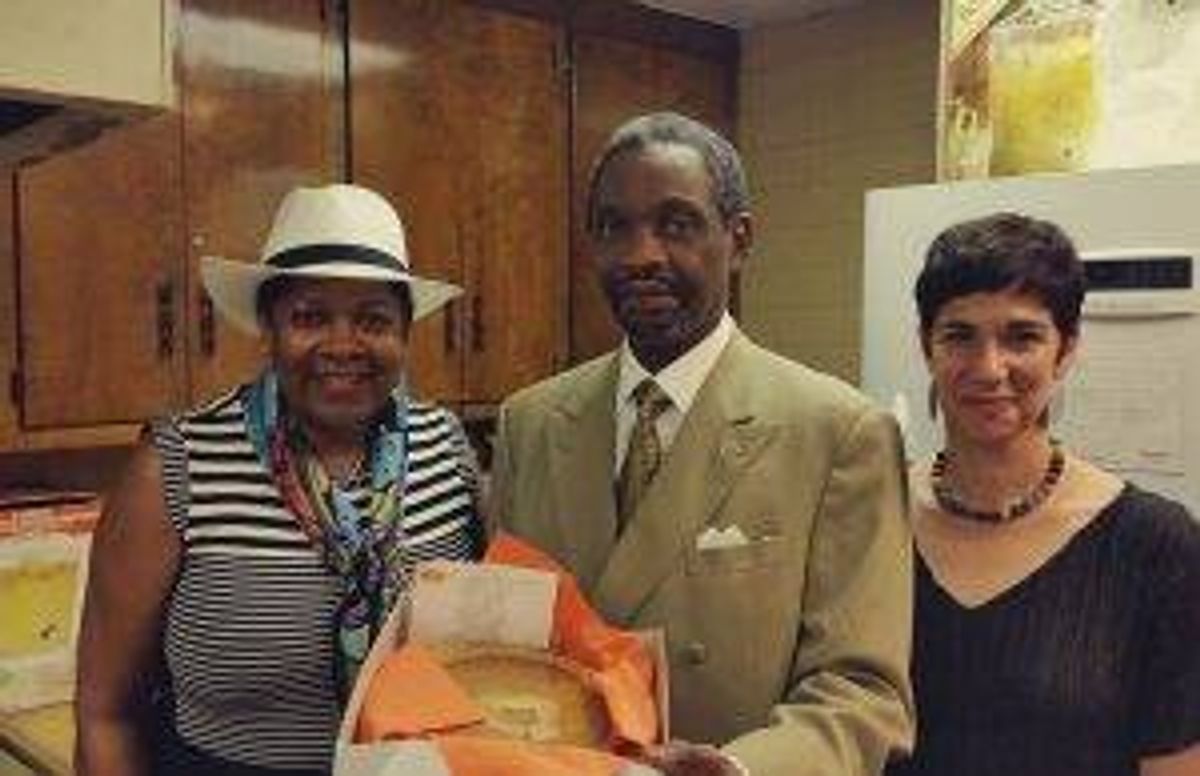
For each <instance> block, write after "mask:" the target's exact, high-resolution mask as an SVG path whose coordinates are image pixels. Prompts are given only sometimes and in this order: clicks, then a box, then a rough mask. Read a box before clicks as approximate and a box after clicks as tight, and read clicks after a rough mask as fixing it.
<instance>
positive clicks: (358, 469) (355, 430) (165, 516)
mask: <svg viewBox="0 0 1200 776" xmlns="http://www.w3.org/2000/svg"><path fill="white" fill-rule="evenodd" d="M202 275H203V279H204V284H205V287H206V288H207V289H208V292H209V294H210V295H211V296H212V298H213V300H214V302H215V303H216V305H217V307H218V308H219V309H220V310H221V312H222V313H223V314H224V315H225V316H226V317H227V318H228V319H229V320H230V321H232V322H233V323H234V324H235V325H237V326H239V327H240V328H242V329H245V330H247V331H250V332H254V333H258V334H260V335H261V336H262V338H263V341H264V343H265V345H266V346H267V352H268V353H269V363H268V366H267V367H266V369H265V370H264V371H263V373H262V374H261V375H260V376H259V377H258V379H257V380H255V381H254V382H253V383H251V384H248V385H244V386H240V387H238V388H236V389H234V390H232V391H230V392H228V393H227V394H226V395H224V396H222V397H220V398H218V399H217V400H215V401H213V402H211V403H209V404H208V405H206V406H204V407H201V408H199V409H197V410H194V411H192V412H189V413H186V414H184V415H182V416H181V417H178V418H174V419H171V420H169V421H164V422H160V423H156V424H154V425H153V426H152V427H151V429H150V430H149V431H148V433H147V434H146V437H145V440H144V442H143V444H142V445H141V446H140V447H139V449H138V451H137V452H136V454H135V456H134V459H133V461H132V464H131V465H130V467H129V470H128V472H127V473H126V476H125V478H124V480H123V482H122V483H121V485H120V486H119V487H118V489H117V490H116V491H115V492H114V494H113V495H112V497H111V498H110V499H109V502H108V506H107V509H106V511H105V515H104V517H103V518H102V520H101V521H100V525H99V526H98V528H97V531H96V535H95V538H94V544H93V550H92V571H91V578H90V580H89V588H88V595H87V604H86V607H85V613H84V621H83V629H82V635H81V639H80V651H79V690H78V700H77V718H78V722H79V731H78V745H77V763H76V765H77V768H78V769H79V771H80V772H81V773H85V774H86V773H105V774H109V773H122V774H124V773H150V772H163V773H189V774H192V773H196V774H203V773H221V774H243V773H244V774H257V773H263V774H269V773H279V772H286V773H310V772H311V773H321V772H327V771H328V769H329V767H330V762H331V756H332V748H333V742H334V736H335V732H336V728H337V725H338V722H339V719H340V716H341V711H342V705H343V702H344V700H345V698H346V695H347V693H348V691H349V688H350V687H351V686H352V683H353V680H354V677H355V674H356V671H357V668H358V665H359V663H360V661H361V660H362V658H363V657H364V656H365V654H366V651H367V648H368V646H369V644H370V640H371V638H372V637H373V635H374V634H375V632H376V630H377V629H378V627H379V626H380V625H381V623H382V620H383V618H384V617H385V616H386V614H387V611H388V610H389V609H390V607H391V606H392V605H393V604H394V603H395V601H396V600H397V598H398V597H399V596H400V595H401V594H402V593H403V592H404V590H405V587H406V580H407V572H408V571H409V570H410V569H411V567H412V564H413V563H415V562H416V561H418V560H425V559H431V558H457V559H465V558H472V557H477V556H478V554H479V553H480V551H481V545H482V543H483V530H482V525H481V522H480V519H479V517H478V511H477V509H476V504H477V502H478V499H477V488H476V479H475V476H474V467H473V465H472V463H473V459H472V458H471V456H470V453H469V448H468V446H467V444H466V442H465V438H464V436H463V434H462V430H461V427H460V426H459V424H458V422H457V421H456V420H455V418H454V417H453V415H451V414H450V413H449V412H447V411H446V410H443V409H440V408H437V407H435V406H433V405H430V404H425V403H422V402H418V401H415V400H413V399H412V398H411V397H409V396H408V395H407V393H406V392H405V390H404V382H403V379H402V374H403V364H404V357H405V351H406V346H407V340H408V331H409V324H410V323H411V322H412V321H413V320H416V319H419V318H421V317H423V316H424V315H426V314H428V313H430V312H432V311H434V310H436V309H437V308H438V307H440V306H441V305H442V304H444V303H445V302H447V301H449V300H450V299H452V298H453V297H454V296H455V295H457V294H458V293H459V289H458V288H456V287H454V286H452V285H449V284H445V283H441V282H438V281H435V280H430V279H427V278H421V277H418V276H417V275H414V274H413V273H412V272H411V270H410V268H409V265H408V260H407V252H406V250H405V243H404V234H403V229H402V226H401V224H400V220H399V218H398V217H397V216H396V214H395V211H393V210H392V208H391V206H390V205H389V204H388V203H387V202H386V201H385V200H384V199H383V198H382V197H380V196H379V195H377V194H375V193H374V192H371V191H368V190H366V189H363V188H361V187H357V186H351V185H343V184H338V185H332V186H325V187H321V188H300V189H296V190H295V191H292V192H291V193H290V194H289V195H288V196H287V197H286V198H285V199H284V200H283V202H282V203H281V205H280V207H279V210H278V212H277V213H276V216H275V221H274V223H273V225H272V228H271V232H270V235H269V236H268V238H267V241H266V245H265V247H264V248H263V251H262V257H261V261H260V263H258V264H248V263H242V262H235V261H226V260H222V259H216V258H206V259H205V260H204V263H203V265H202ZM148 716H153V717H157V718H158V719H156V720H155V721H156V722H158V723H160V724H156V725H153V726H148V725H144V724H139V723H140V722H144V721H145V720H146V719H147V717H148ZM149 728H153V730H150V729H149Z"/></svg>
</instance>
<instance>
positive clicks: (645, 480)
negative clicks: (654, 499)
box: [617, 378, 671, 535]
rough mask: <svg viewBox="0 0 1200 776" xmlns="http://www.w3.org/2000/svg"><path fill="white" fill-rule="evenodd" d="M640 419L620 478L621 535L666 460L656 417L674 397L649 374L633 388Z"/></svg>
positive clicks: (630, 438) (618, 513)
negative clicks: (656, 424)
mask: <svg viewBox="0 0 1200 776" xmlns="http://www.w3.org/2000/svg"><path fill="white" fill-rule="evenodd" d="M633 400H634V402H635V403H636V404H637V420H636V421H635V422H634V424H633V431H632V432H631V433H630V435H629V448H628V451H627V452H626V453H625V462H624V463H623V464H622V465H621V474H620V477H618V479H617V533H618V535H620V534H621V533H622V532H623V531H624V530H625V528H626V526H628V525H629V523H630V521H631V520H633V516H634V514H635V513H636V512H637V507H638V503H640V502H641V500H642V496H643V495H645V493H646V491H647V490H648V489H649V487H650V481H651V480H653V479H654V475H655V473H656V472H658V467H659V466H660V465H661V464H662V457H663V452H662V443H661V442H660V441H659V438H658V430H657V429H656V428H655V421H657V420H658V417H659V415H662V414H663V413H664V412H666V411H667V409H668V408H670V406H671V399H670V397H669V396H667V395H666V394H665V393H663V390H662V388H659V387H658V384H657V383H655V382H654V381H653V380H651V379H649V378H647V379H645V380H643V381H642V382H640V383H638V386H637V388H635V389H633Z"/></svg>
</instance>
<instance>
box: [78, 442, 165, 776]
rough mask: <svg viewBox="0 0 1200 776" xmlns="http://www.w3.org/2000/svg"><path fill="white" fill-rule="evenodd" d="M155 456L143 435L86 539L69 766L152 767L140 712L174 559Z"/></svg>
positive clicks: (116, 772)
mask: <svg viewBox="0 0 1200 776" xmlns="http://www.w3.org/2000/svg"><path fill="white" fill-rule="evenodd" d="M179 552H180V540H179V536H178V534H177V533H176V531H175V529H174V527H173V526H172V525H171V522H170V520H169V519H168V516H167V510H166V504H165V501H164V498H163V480H162V470H161V460H160V458H159V454H158V452H157V450H155V449H154V447H153V446H151V445H150V444H149V443H148V442H143V443H142V444H141V445H139V447H138V448H137V450H136V451H135V452H134V455H133V459H132V461H131V462H130V464H129V467H128V468H127V469H126V471H125V474H124V476H123V477H122V479H121V482H120V483H119V484H118V486H117V487H116V489H115V490H114V491H113V492H112V494H111V495H110V497H109V499H108V502H107V504H106V505H105V509H104V514H103V515H102V516H101V518H100V522H99V525H97V527H96V533H95V535H94V536H93V537H92V549H91V562H90V572H89V576H88V589H87V598H86V603H85V605H84V610H83V626H82V630H81V633H80V640H79V668H78V687H77V690H76V699H75V718H76V724H77V726H78V732H77V736H76V745H75V769H76V773H79V774H82V775H83V776H125V775H126V774H142V773H148V772H149V758H148V751H147V750H146V742H144V741H143V740H141V739H142V731H141V730H140V729H139V725H138V722H139V719H140V718H141V715H142V713H143V711H144V710H143V708H142V706H141V703H142V702H143V701H144V700H145V692H146V689H147V688H146V679H147V678H148V677H149V676H150V675H151V673H152V672H153V670H154V668H155V665H156V662H157V660H158V654H159V644H160V640H161V633H162V614H163V604H164V602H165V601H166V599H167V596H168V594H169V593H170V590H171V586H172V584H173V583H174V579H175V573H176V571H177V569H178V566H179Z"/></svg>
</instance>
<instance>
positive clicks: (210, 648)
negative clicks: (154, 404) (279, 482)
mask: <svg viewBox="0 0 1200 776" xmlns="http://www.w3.org/2000/svg"><path fill="white" fill-rule="evenodd" d="M409 429H410V432H409V465H408V469H409V471H408V478H407V483H406V485H405V489H404V497H403V506H404V516H403V529H404V533H405V548H406V552H407V553H408V557H409V558H410V559H411V560H412V561H413V562H416V561H418V560H425V559H433V558H454V559H466V558H470V557H473V556H474V555H476V554H477V552H476V546H475V545H476V543H477V542H478V541H479V536H480V531H481V528H480V526H479V520H478V517H477V513H476V508H475V507H476V505H475V493H476V492H477V490H476V479H475V476H474V474H473V472H472V469H471V463H470V461H471V459H470V457H469V456H468V455H466V454H465V453H466V449H467V448H466V445H467V443H466V441H465V437H464V435H463V432H462V429H461V427H460V426H459V425H458V422H457V420H456V419H455V418H454V416H453V415H451V414H450V413H449V412H447V411H445V410H443V409H440V408H437V407H435V406H433V405H429V404H423V403H417V402H414V403H413V404H412V406H411V407H410V412H409ZM154 439H155V441H156V444H157V446H158V448H159V450H160V452H161V454H162V461H163V477H164V484H165V495H166V503H167V507H168V512H169V513H170V515H171V520H172V522H173V523H174V525H175V527H176V529H177V530H178V531H179V532H180V535H181V536H182V537H183V544H184V552H183V558H182V563H181V569H180V573H179V578H178V580H177V582H176V585H175V589H174V592H173V595H172V597H171V600H170V603H169V609H168V616H167V625H166V631H165V635H164V644H165V654H166V661H167V667H168V670H169V673H170V677H171V689H172V694H173V696H174V703H175V725H176V728H177V731H178V733H179V734H180V735H181V736H182V737H183V739H184V740H186V741H187V742H188V743H189V744H191V745H192V746H195V747H197V748H199V749H202V750H204V751H206V752H208V753H210V754H212V755H216V756H218V757H222V758H225V759H228V760H233V761H237V762H242V763H246V764H251V765H256V766H261V767H272V768H296V769H300V768H311V769H327V768H328V767H329V764H330V760H331V756H332V751H333V740H334V736H335V734H336V728H337V724H338V722H339V717H340V709H339V706H338V701H337V695H336V692H335V687H334V678H333V677H334V673H333V654H334V652H333V650H334V647H333V638H334V629H333V613H334V609H335V607H336V604H337V600H338V591H339V583H338V580H337V578H336V577H335V576H334V575H333V574H332V573H331V572H330V571H329V570H328V569H327V568H326V567H325V564H324V563H323V561H322V559H321V557H320V552H319V551H318V550H317V549H315V548H314V547H313V546H312V544H311V542H310V541H309V539H308V537H307V536H305V534H304V532H303V530H302V529H301V528H300V526H299V524H298V523H297V522H296V521H295V519H293V517H292V516H291V514H290V513H289V512H288V511H287V510H286V509H285V508H284V505H283V501H282V499H281V498H280V494H279V491H278V490H277V489H276V487H275V485H274V483H273V482H272V481H271V478H270V476H269V474H268V473H267V471H266V470H265V469H264V467H263V466H262V464H261V463H260V462H259V460H258V456H257V455H256V453H255V451H254V448H253V445H252V444H251V442H250V439H249V437H248V436H247V434H246V428H245V421H244V415H243V410H242V404H241V401H240V398H239V392H237V391H234V392H232V393H230V394H228V395H226V396H224V397H222V398H221V399H218V400H217V401H216V402H214V403H212V404H210V405H209V406H208V407H205V408H202V409H200V410H198V411H197V412H194V413H191V414H189V415H187V416H184V417H183V418H181V419H179V420H178V421H177V422H175V423H173V424H159V425H158V426H156V427H155V429H154ZM370 496H371V494H370V491H369V489H368V488H365V487H364V488H361V489H359V490H355V491H353V492H352V493H351V498H352V500H353V502H354V503H355V505H356V506H358V507H359V508H365V507H366V505H367V502H368V501H369V500H370Z"/></svg>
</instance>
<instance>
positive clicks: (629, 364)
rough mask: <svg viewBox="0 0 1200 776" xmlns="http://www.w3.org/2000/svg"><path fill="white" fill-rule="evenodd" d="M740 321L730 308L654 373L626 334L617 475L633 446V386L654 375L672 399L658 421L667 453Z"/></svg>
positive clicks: (618, 405)
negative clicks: (697, 340)
mask: <svg viewBox="0 0 1200 776" xmlns="http://www.w3.org/2000/svg"><path fill="white" fill-rule="evenodd" d="M736 329H737V324H735V323H734V322H733V318H731V317H730V315H729V313H728V312H726V313H724V314H723V315H722V316H721V320H720V321H718V322H717V325H716V326H715V327H714V328H713V330H712V331H710V332H709V333H708V335H707V336H706V337H705V338H704V339H702V340H700V341H699V342H697V343H696V344H695V345H694V346H693V347H692V349H691V350H689V351H688V352H686V353H684V354H683V355H682V356H680V357H679V358H677V359H675V360H674V361H672V362H671V363H670V364H667V365H666V366H665V367H663V368H662V370H661V371H659V372H658V374H650V372H649V371H647V370H646V367H644V366H642V364H641V362H640V361H638V360H637V356H635V355H634V354H633V349H632V348H631V347H630V346H629V339H628V338H626V339H625V341H624V342H623V343H622V344H621V354H620V356H619V358H620V373H619V375H618V377H617V396H616V406H615V407H614V408H613V412H614V417H615V418H616V423H617V436H616V445H615V448H614V455H613V476H614V478H615V477H617V476H619V475H620V471H621V464H622V463H624V462H625V453H626V452H627V451H628V448H629V435H630V434H631V433H632V432H633V424H634V422H635V421H636V420H637V403H636V402H635V401H634V399H633V390H634V389H635V388H637V387H638V385H639V384H640V383H641V382H642V380H644V379H646V378H648V377H649V378H652V379H653V380H654V382H656V383H658V387H659V388H661V389H662V390H663V393H665V394H666V395H667V397H668V398H669V399H670V400H671V406H670V407H669V408H668V409H667V410H666V411H664V412H663V413H662V414H661V415H659V416H658V420H657V421H656V422H655V424H654V428H655V430H656V431H657V432H658V440H659V444H660V445H661V446H662V450H663V453H664V454H666V452H667V451H668V450H670V449H671V443H672V442H674V441H675V435H676V434H678V433H679V427H680V426H681V425H683V418H684V417H685V416H686V415H687V411H688V410H689V409H690V408H691V406H692V402H693V401H695V399H696V394H697V393H699V392H700V386H702V385H704V381H705V380H706V379H707V378H708V373H709V372H711V371H712V368H713V365H714V364H716V363H717V357H718V356H720V355H721V351H722V350H724V349H725V345H727V344H728V343H729V338H730V337H731V336H733V332H734V331H736Z"/></svg>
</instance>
